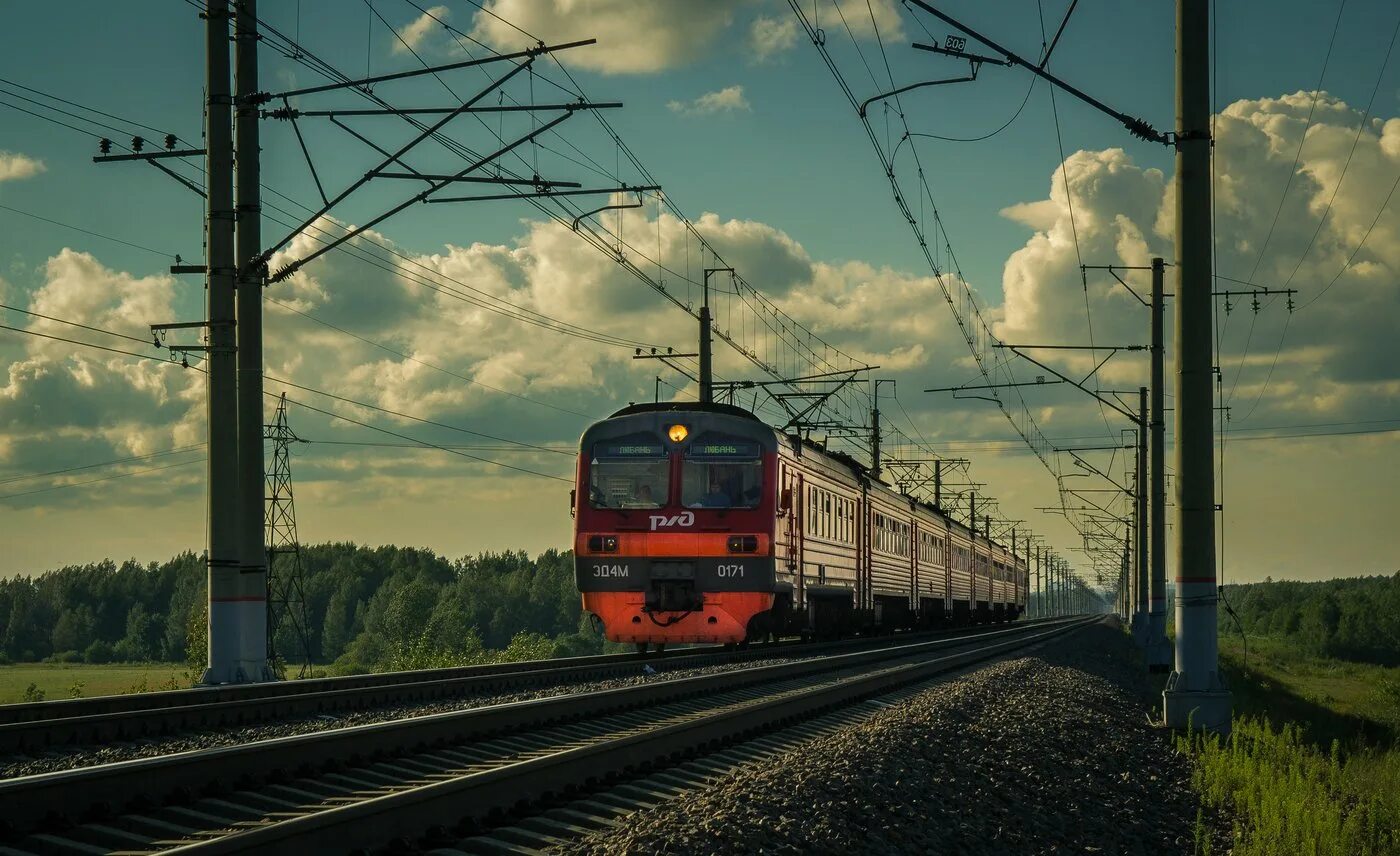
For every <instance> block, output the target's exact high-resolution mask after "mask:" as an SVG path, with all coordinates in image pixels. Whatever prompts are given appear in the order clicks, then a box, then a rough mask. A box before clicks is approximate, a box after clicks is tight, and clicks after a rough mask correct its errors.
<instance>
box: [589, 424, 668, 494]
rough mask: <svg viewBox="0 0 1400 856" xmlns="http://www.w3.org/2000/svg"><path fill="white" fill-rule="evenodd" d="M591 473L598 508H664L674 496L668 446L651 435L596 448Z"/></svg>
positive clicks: (591, 492) (624, 439) (600, 444)
mask: <svg viewBox="0 0 1400 856" xmlns="http://www.w3.org/2000/svg"><path fill="white" fill-rule="evenodd" d="M588 473H589V482H588V494H589V504H590V505H592V506H593V507H594V508H660V507H661V506H663V505H665V504H666V500H667V498H668V497H669V496H670V495H671V461H670V458H669V457H668V456H667V454H666V446H665V445H664V444H663V443H662V442H661V439H660V438H658V437H653V436H651V435H650V434H634V435H631V436H628V437H622V438H618V439H615V440H604V441H603V442H601V443H597V444H595V445H594V446H593V458H592V460H591V461H590V462H589V467H588Z"/></svg>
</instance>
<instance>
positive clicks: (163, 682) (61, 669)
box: [0, 663, 189, 704]
mask: <svg viewBox="0 0 1400 856" xmlns="http://www.w3.org/2000/svg"><path fill="white" fill-rule="evenodd" d="M171 681H174V682H175V686H176V687H185V686H189V683H188V681H187V680H186V678H185V665H184V664H183V663H120V664H112V665H101V666H99V665H90V664H87V663H16V664H14V665H10V666H0V704H13V703H15V702H20V701H24V700H25V692H26V690H27V689H28V687H29V686H30V684H33V685H34V687H35V689H36V690H37V691H40V692H43V694H44V698H45V699H46V700H53V699H62V698H73V697H75V695H82V696H84V697H87V696H98V695H115V694H117V693H125V692H133V691H137V692H140V691H146V690H158V689H170V688H171ZM75 690H76V691H77V692H76V693H75Z"/></svg>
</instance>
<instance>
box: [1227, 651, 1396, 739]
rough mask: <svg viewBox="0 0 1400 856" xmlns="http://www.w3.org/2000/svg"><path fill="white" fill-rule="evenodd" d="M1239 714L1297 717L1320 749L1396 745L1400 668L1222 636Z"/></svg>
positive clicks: (1275, 719)
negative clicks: (1246, 645) (1245, 644)
mask: <svg viewBox="0 0 1400 856" xmlns="http://www.w3.org/2000/svg"><path fill="white" fill-rule="evenodd" d="M1220 667H1221V671H1222V673H1223V674H1224V676H1225V681H1226V683H1227V684H1228V685H1229V687H1230V691H1231V692H1232V693H1233V694H1234V704H1235V715H1236V716H1242V717H1256V718H1267V719H1268V720H1269V721H1270V722H1274V723H1285V722H1289V723H1294V724H1296V725H1297V726H1298V727H1299V729H1300V736H1301V738H1302V739H1303V740H1304V741H1305V742H1307V743H1310V744H1311V745H1313V746H1314V747H1317V748H1320V749H1324V750H1327V749H1330V747H1331V745H1332V744H1333V743H1334V742H1337V743H1340V744H1341V748H1342V750H1343V752H1344V753H1349V752H1351V751H1352V750H1353V749H1360V748H1366V747H1371V748H1379V749H1389V748H1391V747H1392V746H1393V745H1394V744H1395V741H1396V738H1397V736H1400V669H1397V668H1387V667H1384V666H1373V665H1369V664H1366V663H1349V662H1346V661H1343V660H1333V659H1330V658H1327V657H1315V656H1312V655H1309V654H1307V653H1304V652H1303V651H1301V650H1299V649H1298V648H1296V647H1295V646H1293V645H1291V644H1289V643H1287V642H1285V641H1282V640H1278V639H1269V638H1259V637H1251V638H1250V640H1249V657H1248V660H1247V662H1246V659H1245V657H1244V647H1243V645H1242V643H1241V641H1240V638H1239V637H1238V636H1222V637H1221V639H1220Z"/></svg>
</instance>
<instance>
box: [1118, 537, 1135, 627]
mask: <svg viewBox="0 0 1400 856" xmlns="http://www.w3.org/2000/svg"><path fill="white" fill-rule="evenodd" d="M1132 544H1133V533H1132V532H1131V531H1125V532H1124V533H1123V569H1122V571H1121V572H1120V573H1119V574H1118V614H1119V615H1120V616H1122V618H1123V620H1124V621H1128V620H1129V619H1130V618H1131V617H1132V602H1133V599H1132V598H1133V589H1132V579H1131V574H1132V561H1131V560H1130V559H1129V558H1128V557H1129V554H1130V553H1131V552H1132Z"/></svg>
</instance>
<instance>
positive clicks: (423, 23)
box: [392, 6, 452, 54]
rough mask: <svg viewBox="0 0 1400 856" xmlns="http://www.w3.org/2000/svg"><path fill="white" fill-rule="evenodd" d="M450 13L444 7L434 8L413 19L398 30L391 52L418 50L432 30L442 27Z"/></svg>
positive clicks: (404, 52) (403, 52)
mask: <svg viewBox="0 0 1400 856" xmlns="http://www.w3.org/2000/svg"><path fill="white" fill-rule="evenodd" d="M451 14H452V12H451V10H450V9H448V8H447V7H446V6H434V7H432V8H431V9H429V10H428V11H426V12H424V13H423V14H422V15H419V16H418V17H417V18H414V19H413V20H412V21H410V22H408V23H407V24H405V25H404V26H403V27H401V28H400V29H399V30H398V34H399V38H398V39H395V40H394V44H393V48H392V50H393V52H394V53H402V54H406V53H408V52H409V51H410V50H414V51H416V50H418V49H419V48H421V47H422V46H423V43H424V42H425V41H427V39H428V36H429V35H431V34H432V33H433V31H434V30H436V29H438V28H440V27H441V26H442V22H443V21H446V20H447V19H448V18H449V17H450V16H451Z"/></svg>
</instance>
